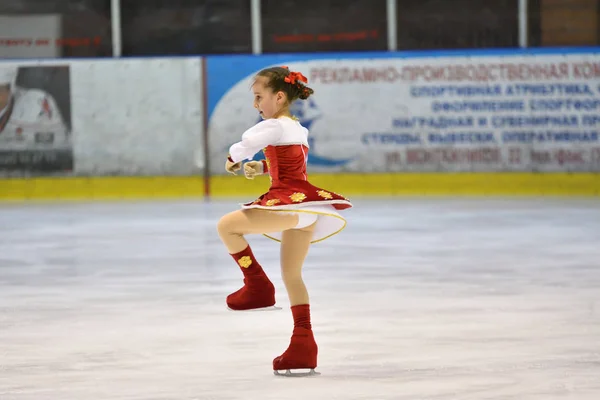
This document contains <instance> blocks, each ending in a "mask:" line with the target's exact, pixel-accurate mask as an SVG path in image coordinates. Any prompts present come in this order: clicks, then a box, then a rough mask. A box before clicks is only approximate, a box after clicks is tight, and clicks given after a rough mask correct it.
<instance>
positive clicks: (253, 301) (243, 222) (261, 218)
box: [217, 209, 298, 310]
mask: <svg viewBox="0 0 600 400" xmlns="http://www.w3.org/2000/svg"><path fill="white" fill-rule="evenodd" d="M297 224H298V216H297V215H295V214H290V213H278V212H270V211H266V210H258V209H251V210H238V211H234V212H232V213H229V214H227V215H225V216H224V217H223V218H221V220H220V221H219V223H218V225H217V230H218V232H219V236H220V237H221V240H222V241H223V243H224V244H225V246H226V247H227V250H229V253H230V254H231V256H232V257H233V259H234V260H235V261H236V263H237V264H238V265H239V267H240V269H241V270H242V273H243V274H244V286H243V287H242V288H241V289H240V290H238V291H236V292H234V293H232V294H230V295H229V296H227V305H228V306H229V308H230V309H232V310H251V309H257V308H266V307H271V306H273V305H274V304H275V288H274V286H273V284H272V283H271V281H270V280H269V278H268V277H267V275H266V274H265V272H264V271H263V269H262V267H261V266H260V264H259V262H258V261H257V260H256V258H255V257H254V254H253V253H252V249H251V248H250V246H249V245H248V242H247V241H246V239H244V235H245V234H253V233H271V232H280V231H284V230H286V229H290V228H293V227H295V226H296V225H297Z"/></svg>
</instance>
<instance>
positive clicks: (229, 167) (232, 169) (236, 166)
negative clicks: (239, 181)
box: [225, 157, 242, 175]
mask: <svg viewBox="0 0 600 400" xmlns="http://www.w3.org/2000/svg"><path fill="white" fill-rule="evenodd" d="M240 169H242V162H241V161H240V162H236V163H234V162H233V161H232V160H231V157H227V161H225V171H227V172H229V173H230V174H233V175H237V171H239V170H240Z"/></svg>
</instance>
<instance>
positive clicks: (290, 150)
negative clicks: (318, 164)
mask: <svg viewBox="0 0 600 400" xmlns="http://www.w3.org/2000/svg"><path fill="white" fill-rule="evenodd" d="M264 153H265V158H266V163H267V170H268V173H269V175H270V176H271V187H273V188H276V187H280V186H284V185H285V182H289V181H306V180H308V177H307V174H306V162H307V160H308V147H306V146H304V145H300V144H291V145H284V146H267V147H266V148H265V149H264Z"/></svg>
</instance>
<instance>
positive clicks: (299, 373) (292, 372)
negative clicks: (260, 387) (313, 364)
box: [273, 368, 321, 378]
mask: <svg viewBox="0 0 600 400" xmlns="http://www.w3.org/2000/svg"><path fill="white" fill-rule="evenodd" d="M281 371H285V372H283V373H282V372H281ZM273 374H275V375H276V376H284V377H286V378H302V377H305V376H317V375H321V373H320V372H317V371H315V369H314V368H304V369H287V370H279V371H278V370H274V371H273Z"/></svg>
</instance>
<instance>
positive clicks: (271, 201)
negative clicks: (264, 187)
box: [267, 199, 281, 207]
mask: <svg viewBox="0 0 600 400" xmlns="http://www.w3.org/2000/svg"><path fill="white" fill-rule="evenodd" d="M279 203H281V200H279V199H271V200H267V206H269V207H272V206H274V205H275V204H279Z"/></svg>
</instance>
